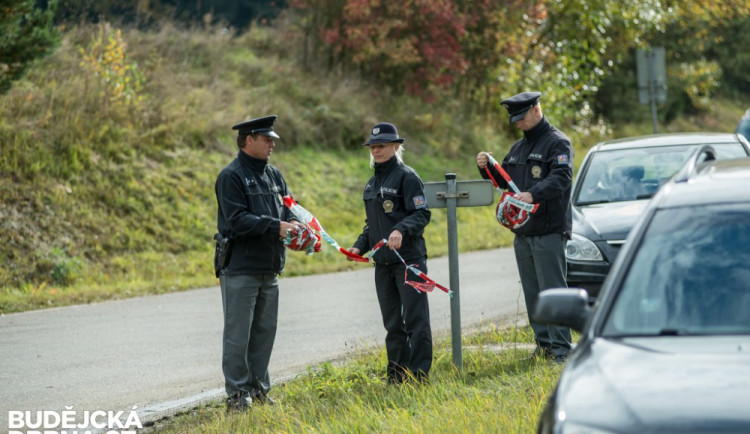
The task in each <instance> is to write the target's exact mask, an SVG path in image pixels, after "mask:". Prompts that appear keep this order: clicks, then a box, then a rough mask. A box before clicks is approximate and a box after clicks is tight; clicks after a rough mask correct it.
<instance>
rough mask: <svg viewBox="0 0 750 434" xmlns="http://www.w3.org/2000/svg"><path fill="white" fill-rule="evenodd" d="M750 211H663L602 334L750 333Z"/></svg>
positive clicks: (700, 208)
mask: <svg viewBox="0 0 750 434" xmlns="http://www.w3.org/2000/svg"><path fill="white" fill-rule="evenodd" d="M748 246H750V209H748V206H747V204H742V205H737V204H734V205H712V206H694V207H685V208H678V209H667V210H660V211H658V212H657V213H656V214H655V216H654V219H653V220H652V222H651V224H650V226H649V227H648V230H647V231H646V233H645V235H644V237H643V241H642V243H641V245H640V247H639V249H638V251H637V253H636V255H635V256H634V258H633V261H632V262H631V264H630V266H629V268H628V271H627V275H626V277H625V279H624V281H623V283H622V287H621V289H620V291H619V293H618V294H617V298H616V300H615V302H614V304H613V305H612V308H611V309H610V312H609V314H608V317H607V320H606V322H605V326H604V328H603V330H602V333H603V334H604V335H607V336H644V335H645V336H657V335H705V334H750V248H749V247H748Z"/></svg>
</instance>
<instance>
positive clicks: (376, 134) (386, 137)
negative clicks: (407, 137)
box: [364, 122, 404, 146]
mask: <svg viewBox="0 0 750 434" xmlns="http://www.w3.org/2000/svg"><path fill="white" fill-rule="evenodd" d="M377 143H404V139H403V138H402V137H399V136H398V130H397V129H396V126H395V125H393V124H391V123H388V122H380V123H377V124H375V126H374V127H372V130H370V138H369V139H368V140H367V142H365V144H364V145H365V146H370V145H375V144H377Z"/></svg>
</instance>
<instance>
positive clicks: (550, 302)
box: [534, 288, 593, 332]
mask: <svg viewBox="0 0 750 434" xmlns="http://www.w3.org/2000/svg"><path fill="white" fill-rule="evenodd" d="M592 312H593V308H592V307H591V306H590V305H589V294H588V293H587V292H586V291H585V290H583V289H568V288H553V289H547V290H544V291H542V292H540V293H539V299H538V300H537V303H536V309H535V310H534V321H536V322H540V323H543V324H556V325H561V326H565V327H570V328H571V329H573V330H575V331H577V332H581V331H583V327H584V326H585V325H586V322H587V321H588V320H589V318H590V317H591V313H592Z"/></svg>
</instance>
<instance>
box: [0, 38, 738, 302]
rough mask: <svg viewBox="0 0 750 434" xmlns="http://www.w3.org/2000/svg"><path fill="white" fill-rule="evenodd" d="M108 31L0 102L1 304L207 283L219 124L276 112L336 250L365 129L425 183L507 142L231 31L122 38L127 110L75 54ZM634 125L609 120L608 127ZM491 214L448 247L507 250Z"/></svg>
mask: <svg viewBox="0 0 750 434" xmlns="http://www.w3.org/2000/svg"><path fill="white" fill-rule="evenodd" d="M108 31H109V29H107V28H106V27H104V26H99V27H81V28H75V29H71V30H69V31H68V33H67V34H66V37H65V40H64V42H63V44H62V46H61V47H60V49H59V50H58V51H57V52H56V53H55V55H54V56H52V57H51V58H49V59H45V60H44V61H40V62H39V63H38V64H37V65H36V67H35V68H34V69H33V70H32V72H31V73H30V74H29V75H28V76H27V77H26V78H25V79H24V80H23V81H20V82H18V83H17V85H16V86H15V87H14V88H13V89H12V90H11V91H10V92H9V93H8V94H7V95H3V96H0V99H1V101H0V145H1V146H2V153H0V158H2V160H0V198H1V200H0V239H1V240H3V248H2V250H0V313H7V312H13V311H22V310H28V309H36V308H42V307H47V306H56V305H66V304H73V303H86V302H91V301H96V300H104V299H111V298H119V297H129V296H134V295H140V294H147V293H160V292H167V291H176V290H184V289H188V288H195V287H204V286H212V285H216V284H217V280H216V279H215V278H214V277H213V270H212V245H211V237H212V234H213V232H214V227H215V212H216V211H215V198H214V195H213V183H214V179H215V176H216V174H217V173H218V171H219V170H220V169H221V168H222V167H223V166H224V165H226V164H227V163H228V162H229V161H231V159H232V158H233V156H234V154H235V153H236V147H235V146H234V144H233V137H232V134H231V133H232V132H231V130H230V129H229V126H230V125H232V124H234V123H235V122H237V121H240V120H242V119H245V118H248V117H254V116H259V115H264V114H268V113H276V114H278V115H279V116H280V119H279V121H278V130H279V133H280V134H281V136H282V137H283V139H282V140H280V141H279V146H278V150H277V151H275V153H274V155H273V156H272V163H273V164H275V165H277V166H279V167H280V168H281V169H282V171H283V172H284V173H285V175H286V178H287V180H288V182H289V184H290V186H291V188H292V190H293V192H294V193H295V195H296V197H297V198H298V199H299V200H300V201H301V202H302V203H303V204H304V205H305V206H306V207H307V208H308V209H310V210H311V211H312V212H313V213H315V214H316V215H317V216H318V218H319V219H320V220H321V221H322V222H323V224H324V225H325V226H326V228H327V229H328V231H329V232H330V233H331V235H333V236H334V237H335V238H337V240H338V241H339V242H340V243H341V244H342V245H350V244H351V243H352V242H353V241H354V239H355V237H356V236H357V234H358V233H359V231H360V229H361V227H362V224H363V223H364V214H363V210H362V204H361V189H362V187H363V185H364V183H365V181H366V180H367V178H368V177H369V175H370V169H369V168H368V156H367V151H366V149H364V148H362V147H361V145H360V144H361V143H362V140H363V139H364V136H365V135H366V133H367V131H368V129H369V127H370V126H371V125H372V124H373V123H375V122H376V121H379V120H390V121H393V122H395V123H397V124H398V125H399V127H400V130H401V133H402V135H404V136H405V137H407V144H406V146H407V152H406V155H405V158H406V161H407V163H408V164H410V165H412V166H413V167H414V168H415V169H417V171H418V172H419V173H420V174H421V176H422V178H423V179H424V180H425V181H442V180H443V179H444V174H445V173H446V172H455V173H457V174H458V179H459V180H461V179H475V178H477V173H476V169H475V166H474V162H473V161H474V155H475V153H476V152H477V151H479V150H491V151H495V152H496V153H498V154H502V152H503V151H504V150H505V149H507V146H508V145H509V144H510V143H511V142H512V138H513V137H515V136H517V134H518V133H517V132H516V131H511V130H509V129H508V127H507V124H506V123H505V122H504V119H499V120H498V119H489V120H487V119H484V118H482V117H480V116H476V115H473V114H472V112H471V109H470V107H465V106H462V105H461V103H460V102H458V101H457V100H456V99H451V98H448V99H447V100H445V101H442V102H440V104H439V105H433V106H430V105H427V104H424V103H423V102H421V101H419V100H414V99H410V98H407V97H404V96H399V95H388V94H383V93H382V90H379V89H378V90H376V89H375V88H372V87H368V86H366V85H364V84H362V83H359V82H357V81H356V80H354V79H352V78H350V77H345V76H341V75H337V74H333V73H324V74H321V73H319V72H317V71H305V70H303V69H302V68H300V67H299V65H298V64H297V63H296V62H295V60H294V59H295V53H294V51H293V50H292V49H291V48H289V47H290V46H291V45H292V44H288V43H287V45H285V44H284V41H285V38H283V37H278V35H276V34H275V33H274V32H273V31H270V30H267V29H253V30H251V31H250V32H247V33H245V34H242V35H237V36H236V37H231V36H229V35H223V34H222V33H221V32H220V31H218V30H217V31H213V30H207V31H204V30H201V31H196V30H192V31H185V30H179V29H175V28H172V27H170V26H168V25H165V26H164V27H163V28H162V29H160V30H159V31H153V32H148V33H146V32H140V31H135V30H125V31H123V35H122V41H124V44H122V46H123V48H124V50H123V52H124V53H125V56H126V57H125V58H124V59H123V62H122V64H121V65H120V66H122V65H135V64H136V63H137V70H138V71H139V72H140V74H141V77H142V79H141V82H142V84H143V87H142V88H140V89H137V92H136V93H137V95H138V96H140V97H142V98H143V100H142V101H141V102H140V103H139V105H137V106H132V105H127V104H124V103H122V102H121V101H120V102H118V101H117V100H113V99H112V98H111V93H112V88H111V87H108V84H107V83H105V82H103V81H102V80H101V77H100V76H97V75H95V74H94V73H93V72H92V70H91V69H90V68H88V67H86V66H85V65H83V64H82V59H83V53H91V52H93V50H94V47H96V43H97V41H98V40H101V41H105V40H106V38H107V35H112V34H111V33H108ZM115 66H117V65H115ZM130 83H131V85H132V83H133V82H132V81H131V82H130ZM133 86H134V85H133ZM716 110H721V111H720V112H717V113H711V114H709V115H706V116H704V117H701V118H698V119H691V120H688V121H684V122H682V123H680V124H676V125H670V126H669V127H668V128H667V129H668V130H701V129H704V130H705V129H715V130H724V131H730V130H732V129H733V127H734V123H735V122H736V119H738V118H739V115H740V114H741V113H742V111H743V110H744V107H741V106H739V105H737V104H732V103H728V104H719V105H717V106H716ZM553 121H554V120H553ZM555 123H558V124H560V125H561V126H562V127H563V129H565V130H567V131H568V132H569V134H570V135H571V137H572V139H573V141H574V143H575V145H576V154H577V155H576V162H580V159H581V158H582V157H583V154H584V153H585V149H586V148H588V146H590V145H591V144H593V143H595V142H596V141H597V140H599V139H601V138H607V137H609V136H610V134H611V133H610V134H606V133H605V135H602V134H601V133H600V134H599V135H596V134H594V135H591V134H588V132H586V131H584V132H579V131H576V130H574V129H572V128H566V127H565V123H564V122H555ZM649 131H650V125H646V126H624V127H618V128H616V132H615V134H614V135H629V134H636V133H643V132H646V133H647V132H649ZM492 212H493V210H492V209H491V208H490V207H487V208H472V209H461V210H460V211H459V213H458V217H459V228H458V234H459V238H460V242H459V248H460V249H461V250H462V251H467V250H476V249H485V248H493V247H499V246H504V245H507V244H508V242H509V240H510V236H509V234H508V232H507V231H504V230H502V229H501V228H500V227H499V226H498V225H497V223H496V222H495V221H494V219H493V217H492ZM426 238H427V242H428V251H429V253H430V254H431V256H440V255H444V254H446V252H447V242H446V238H447V234H446V225H445V212H444V211H443V210H435V211H434V213H433V221H432V223H431V224H430V226H428V229H427V232H426ZM358 266H361V265H360V264H352V263H350V262H347V261H345V260H342V257H341V256H340V255H338V254H336V253H335V252H334V251H333V250H332V249H330V248H325V249H324V250H323V252H321V253H320V254H317V255H315V256H313V257H305V256H304V255H302V254H293V255H290V258H289V261H288V266H287V270H286V272H287V274H288V275H298V274H309V273H316V272H324V271H333V270H343V269H350V268H355V267H358Z"/></svg>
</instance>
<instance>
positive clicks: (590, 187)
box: [565, 133, 750, 298]
mask: <svg viewBox="0 0 750 434" xmlns="http://www.w3.org/2000/svg"><path fill="white" fill-rule="evenodd" d="M704 145H710V146H712V147H713V148H714V149H715V150H716V152H717V157H718V158H720V159H723V158H735V157H743V156H747V155H750V144H748V140H747V139H746V138H745V137H743V136H739V135H737V134H732V133H672V134H655V135H650V136H641V137H631V138H625V139H618V140H610V141H606V142H602V143H599V144H597V145H595V146H594V147H593V148H591V149H590V150H589V151H588V153H587V154H586V156H585V157H584V159H583V162H582V164H581V168H580V170H579V172H578V174H577V176H576V179H575V182H574V185H573V192H572V196H571V200H572V203H573V231H572V232H573V233H572V239H571V240H570V241H568V244H567V248H566V252H565V256H566V261H567V269H568V270H567V282H568V286H570V287H579V288H584V289H586V290H587V291H588V293H589V296H591V297H592V298H594V297H596V296H597V295H598V294H599V290H600V288H601V285H602V282H603V281H604V278H605V277H606V276H607V273H608V272H609V269H610V267H611V264H612V262H613V261H614V260H615V258H616V257H617V253H618V252H619V251H620V248H621V247H622V245H623V243H624V242H625V237H626V236H627V234H628V232H629V231H630V229H631V228H632V227H633V224H634V223H635V221H636V219H637V218H638V217H639V216H640V215H641V214H642V212H643V209H644V207H645V206H646V203H648V199H650V198H651V196H653V194H654V193H655V192H656V191H657V190H658V189H659V187H660V186H661V185H662V184H663V183H664V182H665V181H666V180H667V179H668V178H669V177H670V176H672V175H673V174H674V173H675V172H676V171H677V169H679V168H680V167H681V166H682V165H683V164H684V163H685V161H687V159H688V158H689V157H690V155H691V154H692V153H694V152H695V151H696V150H698V149H699V148H700V147H701V146H704Z"/></svg>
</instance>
